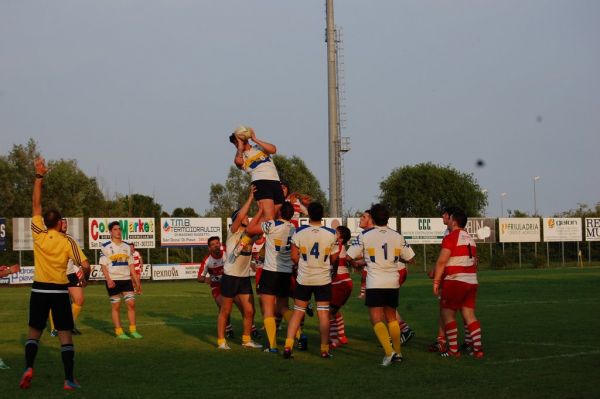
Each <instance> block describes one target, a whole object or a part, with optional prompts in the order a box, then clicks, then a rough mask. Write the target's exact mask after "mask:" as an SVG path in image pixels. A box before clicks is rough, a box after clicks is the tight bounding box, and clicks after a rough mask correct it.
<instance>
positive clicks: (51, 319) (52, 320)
mask: <svg viewBox="0 0 600 399" xmlns="http://www.w3.org/2000/svg"><path fill="white" fill-rule="evenodd" d="M48 318H49V319H50V330H54V319H53V318H52V311H50V315H49V316H48Z"/></svg>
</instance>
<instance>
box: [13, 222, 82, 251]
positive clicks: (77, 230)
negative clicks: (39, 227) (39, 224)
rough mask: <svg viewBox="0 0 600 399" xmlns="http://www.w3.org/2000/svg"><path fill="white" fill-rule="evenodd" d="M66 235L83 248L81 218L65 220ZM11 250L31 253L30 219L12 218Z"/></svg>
mask: <svg viewBox="0 0 600 399" xmlns="http://www.w3.org/2000/svg"><path fill="white" fill-rule="evenodd" d="M66 219H67V234H68V235H70V236H71V237H73V238H74V239H75V241H77V244H79V246H80V247H81V248H83V244H84V243H83V218H66ZM13 250H14V251H33V237H32V236H31V218H13Z"/></svg>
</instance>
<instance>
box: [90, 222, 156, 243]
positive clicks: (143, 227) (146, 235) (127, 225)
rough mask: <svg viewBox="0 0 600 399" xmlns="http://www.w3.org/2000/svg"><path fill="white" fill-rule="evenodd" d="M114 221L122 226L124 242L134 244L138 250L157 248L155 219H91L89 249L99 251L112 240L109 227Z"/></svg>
mask: <svg viewBox="0 0 600 399" xmlns="http://www.w3.org/2000/svg"><path fill="white" fill-rule="evenodd" d="M113 221H117V222H119V224H120V225H121V231H122V233H123V237H122V238H123V241H127V242H129V243H133V244H134V245H135V247H136V248H137V249H140V248H154V247H155V246H156V243H155V232H156V229H155V227H156V226H155V223H154V218H89V219H88V228H89V230H88V232H89V246H88V248H90V249H99V248H101V247H102V244H104V243H105V242H107V241H109V240H110V231H108V225H109V224H110V223H111V222H113Z"/></svg>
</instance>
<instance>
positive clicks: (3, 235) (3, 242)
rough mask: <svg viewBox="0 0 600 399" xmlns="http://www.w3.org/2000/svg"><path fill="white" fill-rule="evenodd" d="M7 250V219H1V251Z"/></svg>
mask: <svg viewBox="0 0 600 399" xmlns="http://www.w3.org/2000/svg"><path fill="white" fill-rule="evenodd" d="M5 249H6V219H5V218H0V251H4V250H5Z"/></svg>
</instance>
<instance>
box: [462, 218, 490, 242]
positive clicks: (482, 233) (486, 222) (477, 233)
mask: <svg viewBox="0 0 600 399" xmlns="http://www.w3.org/2000/svg"><path fill="white" fill-rule="evenodd" d="M465 231H466V232H467V233H469V234H470V235H471V237H473V239H474V240H475V242H476V243H485V242H488V243H494V242H496V219H492V218H469V219H467V225H466V226H465Z"/></svg>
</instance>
